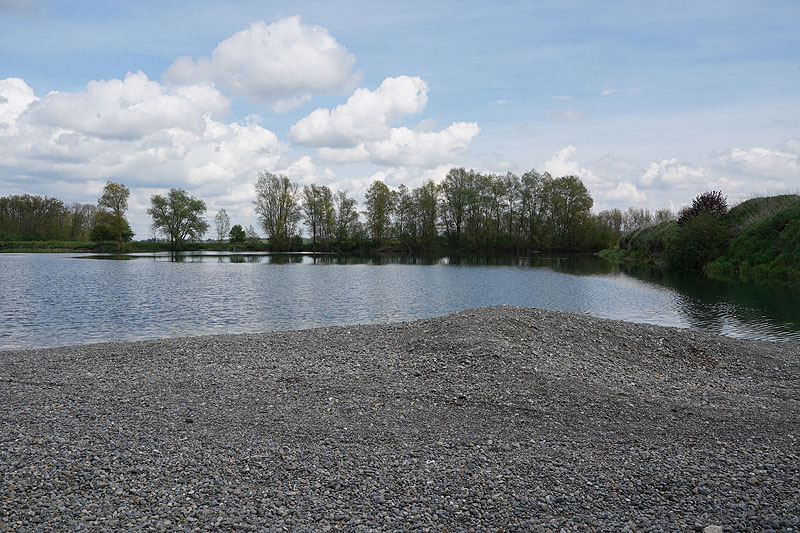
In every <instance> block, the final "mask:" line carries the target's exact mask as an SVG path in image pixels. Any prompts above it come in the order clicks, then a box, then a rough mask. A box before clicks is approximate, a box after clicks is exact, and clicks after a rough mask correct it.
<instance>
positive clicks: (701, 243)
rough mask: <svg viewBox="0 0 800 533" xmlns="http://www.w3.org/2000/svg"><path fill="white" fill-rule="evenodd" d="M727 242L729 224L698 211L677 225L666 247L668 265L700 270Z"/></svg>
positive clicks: (682, 268)
mask: <svg viewBox="0 0 800 533" xmlns="http://www.w3.org/2000/svg"><path fill="white" fill-rule="evenodd" d="M727 242H728V226H727V225H726V224H725V222H724V221H723V220H722V219H721V218H720V217H718V216H715V215H713V214H711V213H704V212H701V213H700V214H698V215H696V216H694V217H692V218H691V219H689V220H688V221H686V222H685V223H684V224H683V226H681V227H680V228H679V229H678V232H677V235H676V236H675V239H674V240H673V241H672V242H670V243H669V246H668V249H667V250H665V256H666V259H667V263H668V264H669V266H670V267H672V268H676V269H681V270H702V269H703V267H705V265H706V264H707V263H709V262H710V261H713V260H714V259H716V258H717V257H719V256H720V255H721V254H722V252H723V251H724V250H725V246H726V244H727Z"/></svg>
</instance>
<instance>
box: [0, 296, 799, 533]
mask: <svg viewBox="0 0 800 533" xmlns="http://www.w3.org/2000/svg"><path fill="white" fill-rule="evenodd" d="M0 376H4V377H3V378H2V383H3V386H2V387H0V411H1V412H2V417H0V428H1V429H0V441H2V442H3V446H2V448H1V449H0V480H1V481H0V531H5V530H14V529H24V530H35V529H37V528H39V529H41V530H47V529H67V528H69V529H76V528H78V529H86V530H91V529H103V528H106V529H108V528H116V529H137V528H141V529H148V528H152V529H154V530H157V529H159V528H163V529H167V530H174V529H179V530H183V529H185V530H192V529H194V528H199V530H201V531H202V530H213V531H218V530H223V531H228V530H231V531H233V530H248V529H253V530H262V529H264V528H269V527H275V528H277V529H279V530H280V529H281V528H283V529H287V530H296V529H302V528H303V527H308V528H309V529H325V528H326V527H330V528H334V529H337V528H344V529H347V530H362V529H363V530H407V529H411V528H412V527H415V526H418V528H419V529H422V530H426V529H427V530H470V529H502V530H515V529H516V530H534V531H536V530H551V529H558V528H561V527H564V528H568V529H569V528H573V527H576V526H577V527H578V528H579V529H582V530H594V531H601V530H609V529H611V530H624V529H625V528H626V527H627V528H628V529H629V530H636V531H645V530H652V531H662V530H663V531H677V530H683V531H685V530H699V531H702V529H703V528H704V527H706V526H708V525H721V526H722V527H723V528H724V530H726V531H727V530H737V529H741V530H744V531H748V530H754V531H761V530H766V529H770V528H771V529H775V530H776V531H789V530H794V531H797V530H798V529H799V528H800V516H798V514H800V513H799V512H798V509H800V470H799V469H800V466H798V465H800V456H799V455H798V452H797V450H798V448H800V443H798V439H799V438H800V393H799V392H798V391H800V343H796V342H780V343H776V342H768V341H749V340H740V339H734V338H729V337H722V336H718V335H714V334H710V333H705V332H701V331H697V330H688V329H677V328H666V327H661V326H652V325H647V324H635V323H630V322H620V321H613V320H608V319H598V318H591V317H586V316H580V315H573V314H569V313H564V312H557V311H544V310H539V309H529V308H519V307H489V308H477V309H469V310H466V311H462V312H458V313H453V314H449V315H445V316H442V317H437V318H433V319H422V320H416V321H411V322H399V323H389V324H378V325H361V326H337V327H327V328H317V329H310V330H299V331H282V332H273V333H264V334H242V335H217V336H201V337H187V338H177V339H163V340H156V341H137V342H133V343H105V344H93V345H81V346H70V347H63V348H48V349H39V350H19V351H3V352H0Z"/></svg>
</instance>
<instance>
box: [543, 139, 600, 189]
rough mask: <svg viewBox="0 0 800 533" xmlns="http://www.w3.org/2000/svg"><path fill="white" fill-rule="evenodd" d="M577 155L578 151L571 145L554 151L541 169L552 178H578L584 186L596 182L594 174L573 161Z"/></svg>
mask: <svg viewBox="0 0 800 533" xmlns="http://www.w3.org/2000/svg"><path fill="white" fill-rule="evenodd" d="M577 153H578V149H577V148H575V147H574V146H572V145H571V144H570V145H569V146H565V147H564V148H561V149H559V150H556V151H555V152H554V153H553V155H552V156H550V159H548V160H547V161H545V162H544V165H543V166H542V169H543V170H544V171H545V172H548V173H550V175H551V176H553V177H560V176H578V177H579V178H581V180H582V181H583V182H584V184H588V183H592V182H595V181H597V177H596V176H595V174H594V173H593V172H592V171H591V170H589V169H588V168H583V167H581V165H580V164H579V163H578V161H577V160H576V159H575V156H576V155H577Z"/></svg>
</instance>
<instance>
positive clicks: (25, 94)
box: [0, 78, 38, 135]
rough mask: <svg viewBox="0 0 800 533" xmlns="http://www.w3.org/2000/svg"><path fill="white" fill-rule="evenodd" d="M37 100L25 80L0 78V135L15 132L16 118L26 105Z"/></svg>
mask: <svg viewBox="0 0 800 533" xmlns="http://www.w3.org/2000/svg"><path fill="white" fill-rule="evenodd" d="M36 100H38V99H37V98H36V95H35V94H33V89H31V88H30V87H29V86H28V84H27V83H25V80H23V79H20V78H6V79H4V80H0V135H11V134H14V133H16V132H17V131H18V130H17V128H16V123H17V118H18V117H19V116H20V115H21V114H22V112H23V111H25V109H27V108H28V106H29V105H30V104H31V103H33V102H35V101H36Z"/></svg>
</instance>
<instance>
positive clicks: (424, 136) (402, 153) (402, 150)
mask: <svg viewBox="0 0 800 533" xmlns="http://www.w3.org/2000/svg"><path fill="white" fill-rule="evenodd" d="M479 132H480V128H479V127H478V124H477V123H475V122H454V123H453V124H451V125H450V126H449V127H447V128H446V129H444V130H442V131H437V132H416V131H412V130H410V129H408V128H392V130H391V132H390V134H389V138H388V139H384V140H381V141H376V142H372V143H367V146H368V150H369V152H370V156H371V159H372V161H373V162H375V163H381V164H387V165H417V166H432V165H436V164H439V163H441V162H442V161H445V160H448V159H457V158H458V156H459V155H460V154H462V153H463V152H464V151H465V150H466V149H467V146H469V144H470V142H472V139H474V138H475V136H477V135H478V133H479Z"/></svg>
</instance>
